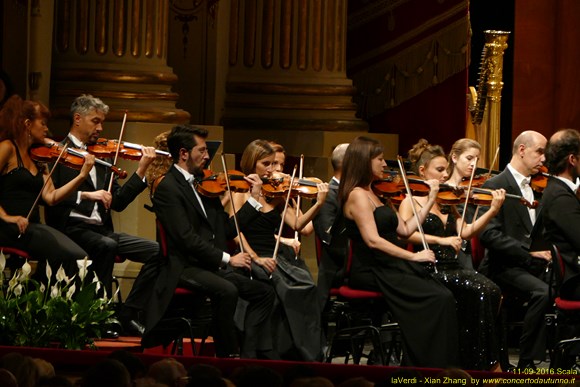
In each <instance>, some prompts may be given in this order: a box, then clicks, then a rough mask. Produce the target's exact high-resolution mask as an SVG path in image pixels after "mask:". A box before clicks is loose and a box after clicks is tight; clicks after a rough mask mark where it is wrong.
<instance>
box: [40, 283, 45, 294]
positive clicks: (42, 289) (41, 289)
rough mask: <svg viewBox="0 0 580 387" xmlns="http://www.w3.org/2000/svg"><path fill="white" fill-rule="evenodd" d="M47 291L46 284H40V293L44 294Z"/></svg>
mask: <svg viewBox="0 0 580 387" xmlns="http://www.w3.org/2000/svg"><path fill="white" fill-rule="evenodd" d="M45 290H46V286H44V284H42V283H41V284H40V292H41V293H44V291H45Z"/></svg>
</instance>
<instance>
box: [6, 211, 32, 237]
mask: <svg viewBox="0 0 580 387" xmlns="http://www.w3.org/2000/svg"><path fill="white" fill-rule="evenodd" d="M3 220H4V221H5V222H6V223H14V224H16V226H17V227H18V232H19V233H20V234H24V232H25V231H26V229H27V228H28V219H26V218H25V217H23V216H11V215H7V216H5V217H4V218H3Z"/></svg>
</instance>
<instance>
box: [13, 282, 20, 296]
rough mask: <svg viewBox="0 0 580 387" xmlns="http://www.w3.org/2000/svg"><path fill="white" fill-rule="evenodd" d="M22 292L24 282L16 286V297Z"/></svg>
mask: <svg viewBox="0 0 580 387" xmlns="http://www.w3.org/2000/svg"><path fill="white" fill-rule="evenodd" d="M21 294H22V284H18V285H16V287H15V288H14V295H15V296H16V297H19V296H20V295H21Z"/></svg>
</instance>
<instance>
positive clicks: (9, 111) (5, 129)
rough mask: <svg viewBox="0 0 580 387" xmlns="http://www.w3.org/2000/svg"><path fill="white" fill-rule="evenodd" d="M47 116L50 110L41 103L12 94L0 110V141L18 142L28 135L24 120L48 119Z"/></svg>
mask: <svg viewBox="0 0 580 387" xmlns="http://www.w3.org/2000/svg"><path fill="white" fill-rule="evenodd" d="M49 117H50V111H49V110H48V108H47V107H46V106H44V105H43V104H42V103H40V102H38V101H31V100H23V99H22V98H20V96H18V95H17V94H14V95H13V96H12V97H10V98H9V99H8V101H6V103H5V104H4V106H3V107H2V110H0V141H2V140H14V141H17V142H18V141H20V140H22V139H24V138H25V137H26V136H27V135H28V133H27V131H26V124H25V121H26V120H30V121H34V120H35V119H37V118H45V119H48V118H49Z"/></svg>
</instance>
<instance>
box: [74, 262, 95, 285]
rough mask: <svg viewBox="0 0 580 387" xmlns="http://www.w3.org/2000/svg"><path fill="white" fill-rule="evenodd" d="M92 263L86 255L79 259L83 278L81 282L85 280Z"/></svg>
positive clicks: (80, 273)
mask: <svg viewBox="0 0 580 387" xmlns="http://www.w3.org/2000/svg"><path fill="white" fill-rule="evenodd" d="M92 263H93V261H91V260H90V259H88V257H85V258H84V259H77V267H78V268H79V278H80V279H81V282H83V281H84V280H85V277H86V276H87V273H88V271H89V270H88V267H89V266H91V264H92Z"/></svg>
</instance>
